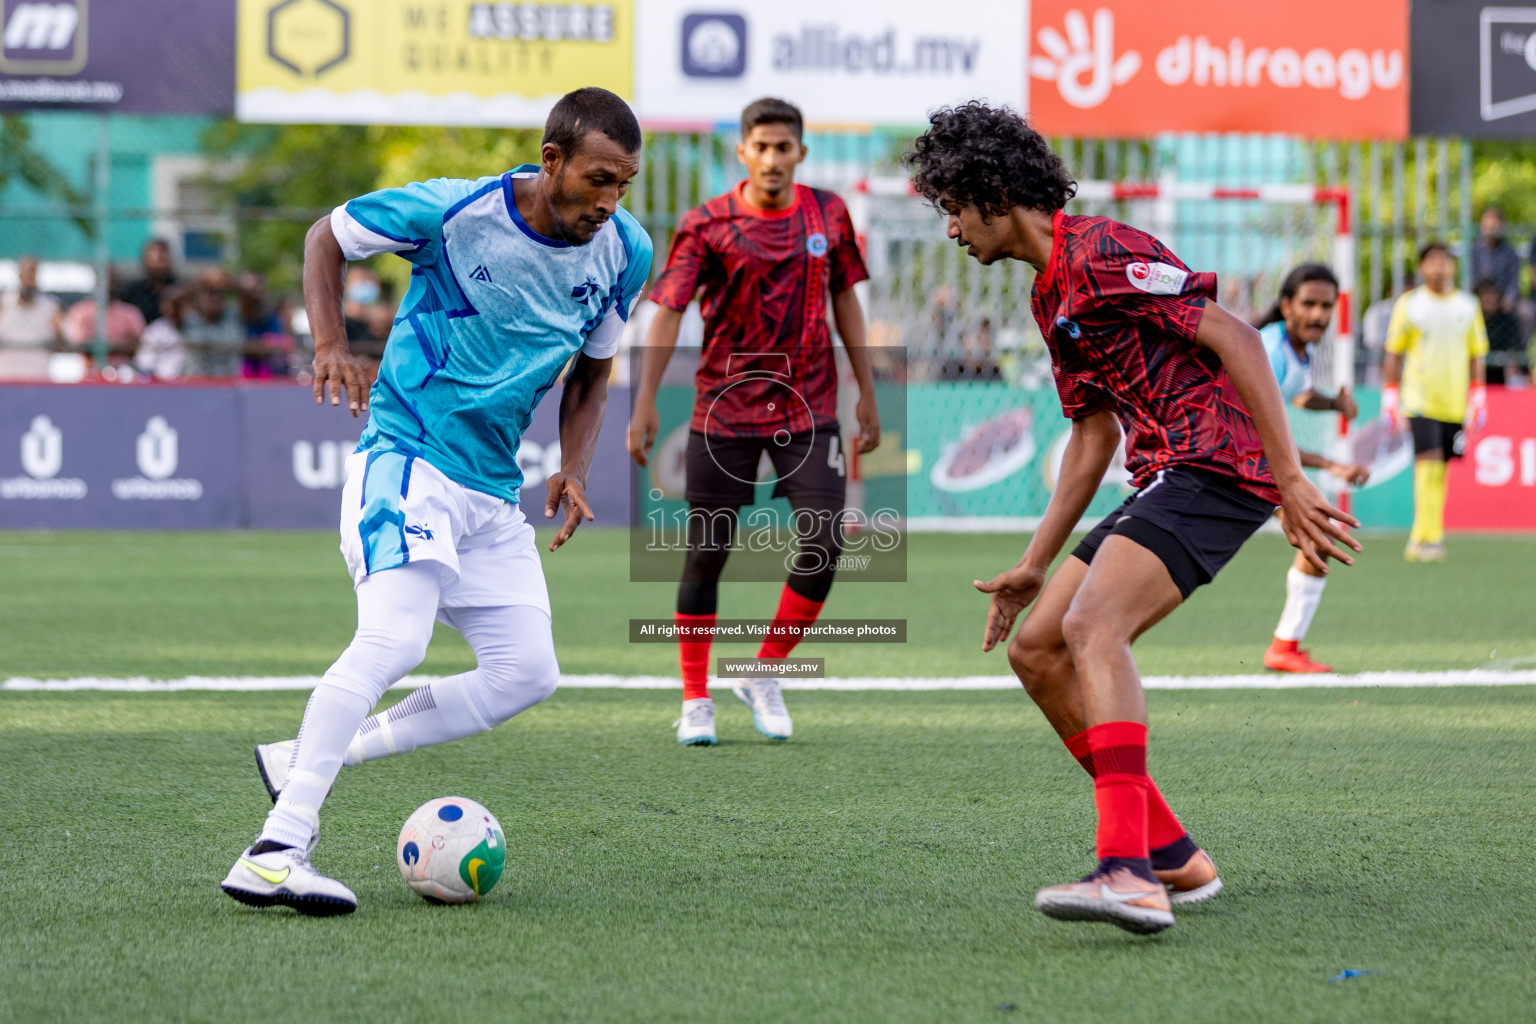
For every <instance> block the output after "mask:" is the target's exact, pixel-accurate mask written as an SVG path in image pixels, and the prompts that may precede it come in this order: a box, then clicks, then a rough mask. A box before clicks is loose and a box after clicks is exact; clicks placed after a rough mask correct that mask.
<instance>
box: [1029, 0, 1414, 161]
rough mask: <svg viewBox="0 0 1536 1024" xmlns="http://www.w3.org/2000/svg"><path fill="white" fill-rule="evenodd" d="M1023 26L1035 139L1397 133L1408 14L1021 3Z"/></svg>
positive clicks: (1309, 4)
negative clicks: (1025, 16) (1038, 134)
mask: <svg viewBox="0 0 1536 1024" xmlns="http://www.w3.org/2000/svg"><path fill="white" fill-rule="evenodd" d="M1030 21H1031V24H1030V30H1029V43H1028V47H1029V74H1030V77H1031V79H1032V84H1031V88H1030V93H1029V110H1030V115H1031V117H1032V119H1033V120H1034V123H1035V125H1036V126H1037V127H1038V128H1039V129H1040V130H1041V131H1043V132H1045V133H1047V134H1051V135H1069V136H1078V137H1081V136H1114V137H1124V136H1143V135H1149V134H1152V133H1154V132H1165V131H1198V132H1286V133H1294V134H1298V135H1304V136H1308V137H1311V138H1342V139H1400V138H1403V137H1404V136H1405V135H1406V134H1407V131H1408V3H1407V0H1352V2H1349V3H1338V2H1337V0H1290V2H1288V3H1286V4H1285V5H1284V6H1283V7H1277V6H1275V5H1271V4H1245V3H1234V2H1232V0H1164V2H1161V3H1144V2H1140V0H1088V2H1080V0H1033V3H1031V5H1030Z"/></svg>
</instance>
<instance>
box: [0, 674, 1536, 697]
mask: <svg viewBox="0 0 1536 1024" xmlns="http://www.w3.org/2000/svg"><path fill="white" fill-rule="evenodd" d="M436 678H438V677H437V676H408V677H406V678H405V679H403V680H401V681H400V682H398V683H396V684H395V685H394V687H392V689H410V688H414V687H417V686H425V685H426V684H427V683H430V682H432V681H433V680H434V679H436ZM319 682H320V677H319V676H238V677H227V676H225V677H219V676H187V677H186V678H184V679H146V678H142V677H140V678H136V679H101V678H91V677H87V678H80V679H27V678H20V677H18V678H12V679H7V680H5V681H4V682H0V690H12V691H17V690H34V691H35V690H43V691H60V690H108V691H115V692H120V693H166V692H172V691H177V690H215V691H231V690H312V689H314V688H315V686H316V685H317V684H318V683H319ZM726 682H728V680H716V682H715V685H716V686H720V685H722V684H723V683H726ZM783 684H784V688H785V689H787V690H1013V689H1017V688H1018V686H1019V681H1018V680H1017V679H1015V678H1013V677H1012V676H957V677H954V678H927V679H922V678H901V677H889V676H887V677H880V676H866V677H861V678H852V679H785V680H783ZM560 685H561V686H566V687H576V688H583V689H603V688H609V689H619V690H675V689H677V688H678V687H679V686H680V684H679V683H678V681H677V677H675V676H609V675H584V676H564V677H562V678H561V680H560ZM1142 685H1144V686H1145V687H1146V688H1147V689H1149V690H1295V689H1312V688H1316V687H1328V686H1334V687H1337V686H1520V685H1536V671H1533V670H1521V671H1504V670H1490V669H1470V670H1465V671H1457V672H1362V673H1360V674H1359V675H1340V674H1334V673H1328V674H1322V675H1308V676H1293V675H1262V676H1148V677H1146V678H1145V679H1143V680H1142Z"/></svg>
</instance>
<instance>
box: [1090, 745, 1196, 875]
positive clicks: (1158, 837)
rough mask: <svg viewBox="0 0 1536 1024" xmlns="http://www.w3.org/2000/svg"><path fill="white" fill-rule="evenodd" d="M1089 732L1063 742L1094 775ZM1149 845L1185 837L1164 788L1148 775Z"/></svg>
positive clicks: (1156, 846) (1154, 846) (1161, 845)
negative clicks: (1158, 785)
mask: <svg viewBox="0 0 1536 1024" xmlns="http://www.w3.org/2000/svg"><path fill="white" fill-rule="evenodd" d="M1088 732H1089V730H1084V731H1083V732H1080V733H1078V734H1077V735H1075V736H1068V737H1067V738H1066V739H1064V740H1062V741H1061V742H1062V743H1063V744H1065V745H1066V748H1067V752H1068V753H1070V754H1071V755H1072V756H1073V757H1075V758H1077V763H1078V764H1080V765H1082V766H1083V771H1085V772H1087V773H1088V775H1089V776H1090V777H1092V776H1093V775H1094V770H1093V753H1092V752H1091V751H1090V750H1089V749H1088ZM1146 787H1147V845H1149V846H1150V847H1151V848H1152V849H1154V850H1156V849H1158V848H1159V847H1163V846H1167V845H1169V844H1170V843H1175V842H1178V841H1179V840H1180V839H1182V838H1184V836H1185V831H1184V826H1183V825H1181V824H1180V823H1179V819H1178V817H1177V816H1176V815H1175V814H1174V813H1173V808H1171V807H1169V806H1168V801H1167V800H1165V799H1164V798H1163V792H1162V790H1160V789H1158V788H1157V783H1156V782H1154V781H1153V780H1152V776H1150V775H1148V776H1147V782H1146Z"/></svg>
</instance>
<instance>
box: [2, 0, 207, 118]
mask: <svg viewBox="0 0 1536 1024" xmlns="http://www.w3.org/2000/svg"><path fill="white" fill-rule="evenodd" d="M0 15H3V18H0V110H19V109H27V108H31V109H44V110H104V111H122V112H125V113H135V114H228V113H229V112H230V110H232V109H233V108H234V102H235V75H234V69H233V67H232V64H233V58H234V48H235V0H132V2H131V3H129V2H125V0H48V2H39V0H3V3H0Z"/></svg>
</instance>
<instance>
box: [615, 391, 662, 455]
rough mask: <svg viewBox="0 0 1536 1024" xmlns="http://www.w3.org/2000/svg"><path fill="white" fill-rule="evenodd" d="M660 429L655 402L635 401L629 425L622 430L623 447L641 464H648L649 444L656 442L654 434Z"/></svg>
mask: <svg viewBox="0 0 1536 1024" xmlns="http://www.w3.org/2000/svg"><path fill="white" fill-rule="evenodd" d="M660 430H661V417H660V415H659V414H658V413H657V412H656V403H654V402H645V401H636V402H635V411H634V413H633V415H631V416H630V418H629V427H628V429H626V430H625V431H624V447H625V448H627V449H629V454H630V457H631V458H633V459H634V460H635V461H636V462H638V463H639V464H640V465H641V466H649V465H650V458H649V456H650V453H651V445H653V444H655V443H656V434H657V433H658V432H659V431H660Z"/></svg>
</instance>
